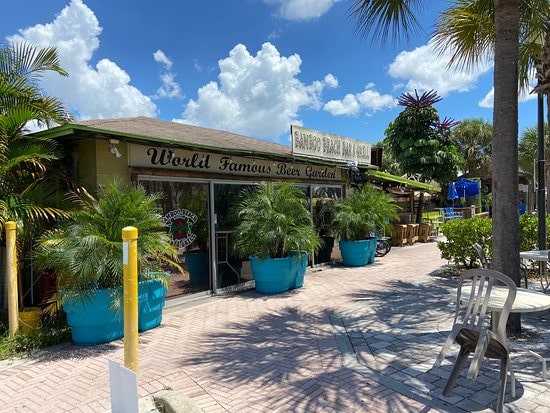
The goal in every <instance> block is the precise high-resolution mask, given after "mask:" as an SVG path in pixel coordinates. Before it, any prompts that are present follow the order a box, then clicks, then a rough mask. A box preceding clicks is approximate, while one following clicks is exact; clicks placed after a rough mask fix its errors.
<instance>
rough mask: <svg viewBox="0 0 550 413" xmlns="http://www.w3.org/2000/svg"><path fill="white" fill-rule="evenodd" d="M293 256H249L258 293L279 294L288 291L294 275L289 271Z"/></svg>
mask: <svg viewBox="0 0 550 413" xmlns="http://www.w3.org/2000/svg"><path fill="white" fill-rule="evenodd" d="M292 260H293V257H285V258H266V259H263V260H262V259H259V258H257V257H250V267H251V269H252V274H253V276H254V281H255V284H256V291H257V292H259V293H260V294H279V293H283V292H285V291H288V290H289V288H290V281H291V279H293V278H294V277H295V273H293V272H292V271H291V265H290V264H291V261H292Z"/></svg>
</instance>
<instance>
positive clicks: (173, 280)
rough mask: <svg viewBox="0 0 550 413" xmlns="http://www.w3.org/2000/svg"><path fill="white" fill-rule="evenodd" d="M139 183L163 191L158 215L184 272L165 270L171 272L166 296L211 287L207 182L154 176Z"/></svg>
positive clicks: (156, 190)
mask: <svg viewBox="0 0 550 413" xmlns="http://www.w3.org/2000/svg"><path fill="white" fill-rule="evenodd" d="M140 184H141V185H142V186H143V187H144V188H145V189H146V190H147V192H149V193H155V192H159V193H161V194H162V199H161V200H160V207H161V214H162V215H163V217H164V220H165V222H166V224H167V226H168V235H169V236H170V240H171V242H172V244H173V245H174V246H175V247H176V248H177V250H178V256H179V264H180V265H181V266H182V267H183V268H184V272H183V273H182V272H179V271H177V270H176V269H175V268H167V269H166V270H167V271H169V272H170V275H171V277H170V286H169V289H168V295H167V297H168V298H171V297H176V296H181V295H186V294H191V293H196V292H201V291H208V290H210V289H211V283H210V278H211V277H210V264H209V256H210V240H209V220H208V216H209V214H208V184H207V183H203V182H180V181H172V180H153V178H152V179H151V180H149V179H140Z"/></svg>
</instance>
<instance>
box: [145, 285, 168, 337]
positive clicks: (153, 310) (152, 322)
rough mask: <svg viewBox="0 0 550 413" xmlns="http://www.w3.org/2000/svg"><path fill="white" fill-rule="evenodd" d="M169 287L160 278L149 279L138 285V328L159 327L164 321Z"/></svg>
mask: <svg viewBox="0 0 550 413" xmlns="http://www.w3.org/2000/svg"><path fill="white" fill-rule="evenodd" d="M167 292H168V289H167V288H166V287H165V286H164V285H163V284H162V282H161V281H160V280H147V281H142V282H140V283H139V286H138V312H139V318H138V330H139V331H146V330H150V329H152V328H155V327H158V326H159V325H160V323H161V322H162V309H163V308H164V304H165V302H166V299H165V298H166V293H167Z"/></svg>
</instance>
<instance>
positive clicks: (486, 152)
mask: <svg viewBox="0 0 550 413" xmlns="http://www.w3.org/2000/svg"><path fill="white" fill-rule="evenodd" d="M492 137H493V126H492V125H491V124H490V123H489V122H487V121H486V120H483V119H481V118H473V119H464V120H462V121H461V122H460V124H459V125H457V126H455V127H454V128H453V130H452V132H451V139H452V141H453V143H454V144H455V145H456V147H457V149H458V151H459V152H460V154H461V155H462V157H463V158H464V160H465V162H464V167H463V170H464V175H465V176H470V177H481V178H482V179H487V178H489V177H490V176H491V142H492Z"/></svg>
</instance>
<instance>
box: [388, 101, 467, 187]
mask: <svg viewBox="0 0 550 413" xmlns="http://www.w3.org/2000/svg"><path fill="white" fill-rule="evenodd" d="M440 100H441V98H440V97H438V96H437V93H435V92H434V91H429V92H424V93H423V94H422V95H421V96H418V94H417V93H416V91H415V96H413V95H412V94H410V93H408V92H407V93H404V94H403V95H401V96H400V98H399V99H398V103H399V105H401V106H404V107H405V109H404V110H403V111H402V112H401V113H400V114H399V115H398V116H397V118H396V119H395V120H394V121H393V122H392V123H390V125H389V126H388V128H387V129H386V138H385V139H384V142H385V143H387V144H388V148H389V150H390V152H391V154H392V155H393V156H394V157H395V158H396V160H397V161H398V162H399V164H400V166H401V168H402V170H403V171H405V172H406V173H408V174H418V175H420V177H421V180H422V181H430V180H436V181H438V182H450V181H452V180H453V179H455V178H456V176H457V173H458V167H459V166H460V165H461V163H462V161H463V160H462V157H461V156H460V154H459V153H458V151H457V149H456V147H455V146H454V144H453V142H452V140H451V130H450V128H451V127H452V126H454V125H455V124H456V123H455V122H454V121H452V120H450V119H444V120H443V121H441V120H440V118H439V114H438V113H437V110H436V109H435V108H434V107H433V105H434V104H435V103H437V102H439V101H440Z"/></svg>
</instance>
